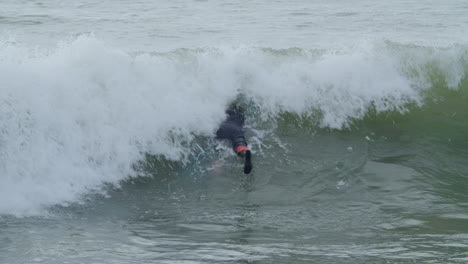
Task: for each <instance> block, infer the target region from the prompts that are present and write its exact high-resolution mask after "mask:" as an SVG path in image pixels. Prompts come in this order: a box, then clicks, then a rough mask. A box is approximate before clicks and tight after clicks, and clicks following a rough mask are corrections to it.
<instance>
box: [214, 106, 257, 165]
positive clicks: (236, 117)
mask: <svg viewBox="0 0 468 264" xmlns="http://www.w3.org/2000/svg"><path fill="white" fill-rule="evenodd" d="M226 114H227V118H226V120H224V122H223V123H222V124H221V126H220V127H219V129H218V131H216V138H218V139H227V140H229V141H231V144H232V148H233V149H234V152H235V153H236V154H237V155H238V156H240V157H242V158H244V173H245V174H249V173H250V171H251V170H252V157H251V155H252V153H251V152H250V150H249V148H248V147H247V141H246V140H245V137H244V120H245V118H244V110H243V109H242V108H241V107H240V106H238V105H237V104H233V105H231V106H230V107H229V108H228V110H226Z"/></svg>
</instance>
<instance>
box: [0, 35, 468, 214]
mask: <svg viewBox="0 0 468 264" xmlns="http://www.w3.org/2000/svg"><path fill="white" fill-rule="evenodd" d="M393 55H394V54H392V51H389V50H386V49H385V48H382V47H381V46H379V45H373V44H366V45H363V46H361V47H358V48H352V49H350V50H344V51H339V52H337V51H324V52H313V51H306V50H302V51H300V52H293V51H288V50H285V51H276V52H275V51H268V50H262V49H259V48H253V47H238V48H228V47H219V48H205V49H200V50H178V51H174V52H170V53H164V54H140V55H129V54H128V53H125V52H123V51H121V50H118V49H115V48H110V47H109V45H106V44H105V43H102V42H101V41H99V40H97V39H96V38H94V37H89V36H82V37H78V38H77V39H75V40H72V41H68V42H64V43H62V44H60V45H59V47H57V48H56V49H52V50H38V49H36V48H34V47H29V46H27V45H20V44H18V43H15V42H14V41H10V40H9V41H1V40H0V89H1V93H0V113H1V115H0V214H5V213H7V214H16V215H22V214H25V215H28V214H34V213H39V212H40V210H41V209H42V208H44V207H47V206H50V205H53V204H63V203H66V202H73V201H77V200H78V199H79V197H80V195H82V194H83V193H87V192H89V191H92V190H99V188H100V186H101V185H102V183H104V182H108V183H118V182H119V181H120V180H122V179H124V178H126V177H129V176H132V175H133V174H134V172H133V171H132V164H133V163H134V162H135V161H137V160H140V159H142V157H143V154H144V153H146V152H148V153H152V154H160V155H164V156H165V157H166V158H169V159H174V160H178V159H181V158H183V157H184V155H187V154H188V153H187V151H188V150H187V148H186V146H187V145H188V144H187V142H190V141H191V140H192V139H193V135H205V136H213V133H214V131H215V129H216V127H217V126H218V125H219V123H220V122H221V121H222V120H223V118H224V109H225V108H226V106H227V105H228V104H229V102H230V101H232V100H233V99H235V97H236V96H237V95H238V94H239V93H243V94H246V95H247V97H248V98H249V99H251V100H253V101H254V102H255V103H256V104H257V105H258V106H260V108H261V110H262V112H263V113H265V114H266V115H267V116H268V115H270V116H271V115H273V116H275V115H276V114H277V113H278V112H280V111H283V110H287V111H292V112H296V113H300V114H304V113H305V114H310V113H312V112H313V111H315V110H320V111H321V113H322V115H323V118H322V120H321V125H322V126H324V127H330V128H338V129H340V128H343V127H346V126H347V125H348V124H349V121H350V119H352V118H357V119H359V118H362V117H363V116H364V115H365V114H366V112H367V111H368V110H369V107H371V106H372V105H374V106H375V109H376V110H377V111H385V110H393V109H397V110H400V111H404V108H405V105H406V104H407V103H409V102H417V103H419V102H420V100H421V96H420V93H419V89H422V88H421V87H422V86H417V85H415V83H414V80H412V79H411V78H408V76H406V75H405V74H404V70H402V67H404V65H402V63H401V62H402V59H401V58H399V57H398V56H397V57H395V56H393ZM397 55H398V54H397ZM457 67H458V66H457ZM454 75H456V78H455V77H454V80H457V79H460V76H462V75H463V74H462V73H460V72H456V73H454ZM418 83H419V80H418ZM423 88H424V87H423Z"/></svg>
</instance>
